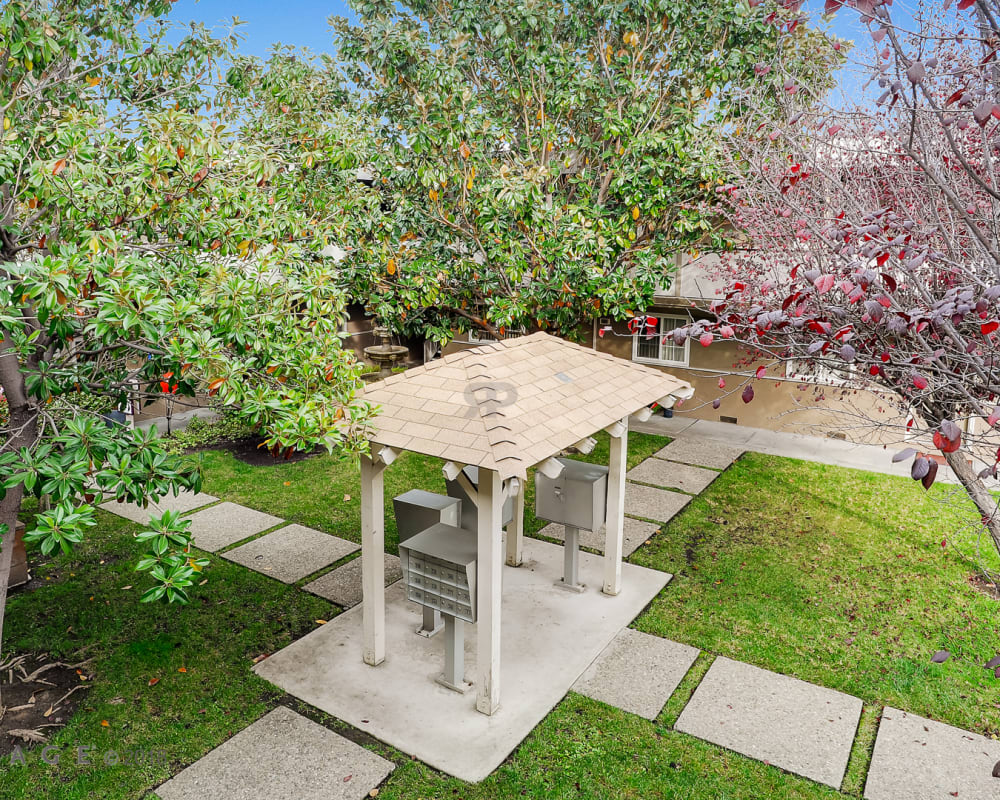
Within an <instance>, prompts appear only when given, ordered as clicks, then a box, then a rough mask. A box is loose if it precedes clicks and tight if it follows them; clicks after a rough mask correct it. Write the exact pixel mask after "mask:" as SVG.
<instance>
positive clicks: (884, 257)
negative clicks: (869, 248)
mask: <svg viewBox="0 0 1000 800" xmlns="http://www.w3.org/2000/svg"><path fill="white" fill-rule="evenodd" d="M888 260H889V254H888V253H879V254H878V255H877V256H876V257H875V263H876V264H878V265H879V266H880V267H884V266H885V262H886V261H888Z"/></svg>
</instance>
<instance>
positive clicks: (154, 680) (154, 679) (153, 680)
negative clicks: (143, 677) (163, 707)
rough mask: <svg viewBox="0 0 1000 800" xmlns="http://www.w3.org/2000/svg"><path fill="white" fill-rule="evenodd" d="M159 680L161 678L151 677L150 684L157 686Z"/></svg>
mask: <svg viewBox="0 0 1000 800" xmlns="http://www.w3.org/2000/svg"><path fill="white" fill-rule="evenodd" d="M159 682H160V679H159V678H150V679H149V685H150V686H156V684H158V683H159Z"/></svg>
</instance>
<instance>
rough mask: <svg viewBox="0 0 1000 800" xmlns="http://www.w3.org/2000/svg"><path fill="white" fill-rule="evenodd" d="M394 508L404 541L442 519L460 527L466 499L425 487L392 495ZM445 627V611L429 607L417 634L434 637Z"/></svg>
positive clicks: (448, 523) (425, 609)
mask: <svg viewBox="0 0 1000 800" xmlns="http://www.w3.org/2000/svg"><path fill="white" fill-rule="evenodd" d="M392 510H393V513H394V514H395V516H396V531H397V533H398V534H399V541H400V544H402V543H403V542H405V541H406V540H408V539H410V538H412V537H413V536H415V535H416V534H418V533H420V532H421V531H425V530H427V529H428V528H430V527H431V526H432V525H436V524H437V523H439V522H443V523H445V524H446V525H455V526H457V525H458V524H459V522H460V520H461V516H462V501H461V500H459V499H458V498H455V497H446V496H445V495H443V494H435V493H434V492H425V491H424V490H423V489H411V490H410V491H408V492H405V493H404V494H401V495H399V496H398V497H394V498H392ZM442 627H443V623H442V621H441V612H440V611H437V610H436V609H433V608H428V607H426V606H425V607H424V619H423V622H422V623H421V625H420V627H419V628H417V633H418V634H420V635H421V636H433V635H434V634H435V633H437V632H438V631H440V630H441V629H442Z"/></svg>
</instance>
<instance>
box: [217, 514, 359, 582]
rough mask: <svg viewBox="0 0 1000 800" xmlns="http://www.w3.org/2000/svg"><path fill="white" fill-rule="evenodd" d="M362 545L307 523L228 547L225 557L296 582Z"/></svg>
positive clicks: (280, 578)
mask: <svg viewBox="0 0 1000 800" xmlns="http://www.w3.org/2000/svg"><path fill="white" fill-rule="evenodd" d="M360 548H361V545H358V544H355V543H354V542H349V541H347V540H346V539H341V538H340V537H338V536H331V535H330V534H328V533H323V532H322V531H314V530H313V529H312V528H307V527H305V526H304V525H286V526H285V527H284V528H278V530H276V531H273V532H271V533H269V534H267V535H266V536H261V537H260V538H259V539H254V540H253V541H252V542H247V543H246V544H244V545H240V546H239V547H237V548H235V549H233V550H229V551H227V552H226V553H224V554H223V558H228V559H229V560H230V561H235V562H236V563H237V564H242V565H243V566H244V567H250V569H255V570H257V572H263V573H264V574H265V575H270V576H271V577H272V578H277V579H278V580H279V581H283V582H284V583H295V581H297V580H301V579H302V578H304V577H306V575H312V573H314V572H316V571H318V570H321V569H323V567H327V566H329V565H330V564H332V563H333V562H334V561H339V560H340V559H342V558H343V557H344V556H346V555H350V554H351V553H353V552H354V551H355V550H359V549H360Z"/></svg>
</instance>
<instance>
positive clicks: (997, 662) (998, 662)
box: [986, 655, 1000, 669]
mask: <svg viewBox="0 0 1000 800" xmlns="http://www.w3.org/2000/svg"><path fill="white" fill-rule="evenodd" d="M994 667H1000V655H997V656H993V658H991V659H990V660H989V661H987V662H986V669H993V668H994Z"/></svg>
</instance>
